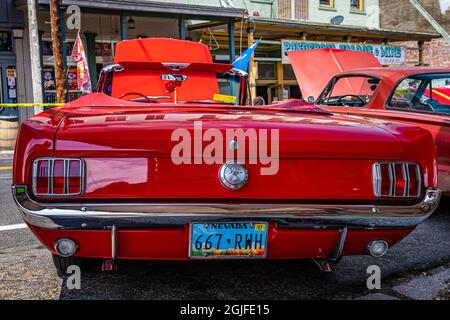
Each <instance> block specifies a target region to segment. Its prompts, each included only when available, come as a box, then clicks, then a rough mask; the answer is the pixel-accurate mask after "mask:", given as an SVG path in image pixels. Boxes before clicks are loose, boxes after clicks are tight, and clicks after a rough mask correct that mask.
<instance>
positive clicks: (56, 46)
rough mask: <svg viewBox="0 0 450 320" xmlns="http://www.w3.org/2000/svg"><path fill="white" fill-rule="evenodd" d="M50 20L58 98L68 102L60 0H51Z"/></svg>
mask: <svg viewBox="0 0 450 320" xmlns="http://www.w3.org/2000/svg"><path fill="white" fill-rule="evenodd" d="M49 3H50V22H51V30H52V47H53V57H54V59H55V60H54V65H55V80H56V98H57V100H58V103H65V102H66V96H67V94H66V93H67V91H66V75H65V72H64V57H63V55H62V52H61V48H62V37H61V30H60V29H59V25H60V24H59V0H50V1H49Z"/></svg>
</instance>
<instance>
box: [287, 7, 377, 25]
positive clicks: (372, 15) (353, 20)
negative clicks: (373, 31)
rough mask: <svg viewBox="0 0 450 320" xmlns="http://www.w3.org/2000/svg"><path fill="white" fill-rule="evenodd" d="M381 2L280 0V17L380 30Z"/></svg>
mask: <svg viewBox="0 0 450 320" xmlns="http://www.w3.org/2000/svg"><path fill="white" fill-rule="evenodd" d="M379 14H380V10H379V0H278V17H279V18H281V19H289V20H303V21H311V22H317V23H329V24H333V25H340V24H343V25H351V26H360V27H369V28H379V27H380V19H379Z"/></svg>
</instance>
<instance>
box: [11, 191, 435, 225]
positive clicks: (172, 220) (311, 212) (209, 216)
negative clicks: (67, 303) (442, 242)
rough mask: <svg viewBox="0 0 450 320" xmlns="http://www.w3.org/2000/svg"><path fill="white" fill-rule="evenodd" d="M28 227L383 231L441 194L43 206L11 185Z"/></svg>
mask: <svg viewBox="0 0 450 320" xmlns="http://www.w3.org/2000/svg"><path fill="white" fill-rule="evenodd" d="M12 192H13V198H14V200H15V202H16V204H17V206H18V208H19V211H20V213H21V214H22V216H23V219H24V220H25V222H27V223H28V224H30V225H33V226H36V227H41V228H47V229H69V230H70V229H72V230H79V229H85V230H98V229H110V228H111V227H112V226H116V227H117V228H119V229H142V228H161V227H175V226H184V225H186V224H188V223H190V222H192V221H199V222H220V221H227V222H229V221H233V222H236V221H249V220H250V221H251V220H258V221H269V222H274V223H276V224H277V226H278V227H290V228H315V229H321V228H339V229H341V228H344V227H347V228H357V229H384V228H406V227H414V226H416V225H418V224H420V223H421V222H422V221H424V220H425V219H426V218H428V217H429V216H430V215H431V214H432V213H433V212H434V210H435V209H436V207H437V205H438V203H439V198H440V195H441V192H440V191H439V190H438V189H427V190H426V191H425V195H424V197H423V198H422V199H421V200H420V202H419V203H417V204H415V205H404V206H399V205H392V206H390V205H382V206H374V205H341V204H337V205H328V204H327V205H325V204H266V203H263V204H231V203H145V204H144V203H128V204H108V203H86V204H79V203H77V204H75V203H39V202H36V201H34V200H32V199H31V198H30V196H29V195H28V191H27V187H26V186H20V185H18V186H12Z"/></svg>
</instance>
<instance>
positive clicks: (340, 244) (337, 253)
mask: <svg viewBox="0 0 450 320" xmlns="http://www.w3.org/2000/svg"><path fill="white" fill-rule="evenodd" d="M346 238H347V227H345V228H342V229H339V238H338V242H337V246H336V250H335V251H334V252H333V254H332V255H331V256H329V257H328V258H329V259H330V260H333V261H336V260H339V258H340V257H341V255H342V250H344V245H345V239H346Z"/></svg>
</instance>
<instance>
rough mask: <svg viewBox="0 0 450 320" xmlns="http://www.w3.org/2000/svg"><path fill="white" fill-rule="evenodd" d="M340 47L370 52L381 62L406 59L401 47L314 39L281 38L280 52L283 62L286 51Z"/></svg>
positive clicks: (395, 61) (287, 61) (388, 62)
mask: <svg viewBox="0 0 450 320" xmlns="http://www.w3.org/2000/svg"><path fill="white" fill-rule="evenodd" d="M322 48H331V49H341V50H353V51H362V52H371V53H372V54H373V55H374V56H375V58H377V59H378V61H379V62H380V63H381V64H386V65H387V64H403V63H404V62H405V60H406V50H405V48H403V47H398V46H387V45H375V44H357V43H345V42H344V43H338V42H315V41H296V40H282V41H281V52H282V56H283V63H289V58H288V56H287V54H286V53H287V52H289V51H299V50H312V49H322Z"/></svg>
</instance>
